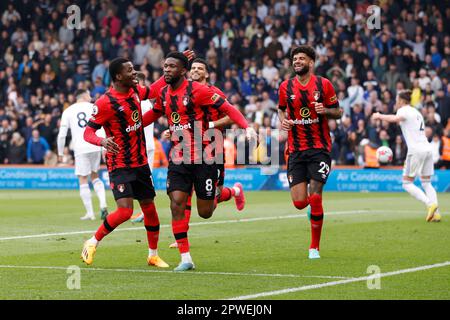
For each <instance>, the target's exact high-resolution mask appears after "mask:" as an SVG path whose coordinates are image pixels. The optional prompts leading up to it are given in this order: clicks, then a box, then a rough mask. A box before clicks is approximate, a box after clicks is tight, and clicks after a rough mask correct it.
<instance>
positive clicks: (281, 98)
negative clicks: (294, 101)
mask: <svg viewBox="0 0 450 320" xmlns="http://www.w3.org/2000/svg"><path fill="white" fill-rule="evenodd" d="M286 98H287V96H286V82H283V83H282V84H281V85H280V88H279V89H278V109H280V110H281V111H285V110H286V108H287V99H286Z"/></svg>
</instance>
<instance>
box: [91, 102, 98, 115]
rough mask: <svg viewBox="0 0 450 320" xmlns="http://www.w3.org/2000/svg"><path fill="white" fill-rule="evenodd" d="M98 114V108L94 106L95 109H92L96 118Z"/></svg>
mask: <svg viewBox="0 0 450 320" xmlns="http://www.w3.org/2000/svg"><path fill="white" fill-rule="evenodd" d="M97 113H98V107H97V106H96V105H95V104H94V107H92V115H93V116H96V115H97Z"/></svg>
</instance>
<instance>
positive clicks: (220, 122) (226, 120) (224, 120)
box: [209, 116, 234, 129]
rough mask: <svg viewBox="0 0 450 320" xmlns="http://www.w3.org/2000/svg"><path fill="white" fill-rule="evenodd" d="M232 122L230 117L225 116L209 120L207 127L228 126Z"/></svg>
mask: <svg viewBox="0 0 450 320" xmlns="http://www.w3.org/2000/svg"><path fill="white" fill-rule="evenodd" d="M233 123H234V122H233V121H232V120H231V118H230V117H229V116H225V117H223V118H221V119H219V120H216V121H210V122H209V128H210V129H211V128H218V129H220V128H223V127H226V126H229V125H230V124H233Z"/></svg>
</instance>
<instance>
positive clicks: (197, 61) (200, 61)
mask: <svg viewBox="0 0 450 320" xmlns="http://www.w3.org/2000/svg"><path fill="white" fill-rule="evenodd" d="M194 63H201V64H203V65H205V68H206V71H208V72H209V65H208V62H206V60H205V59H202V58H195V59H194V60H193V61H192V62H191V68H192V65H193V64H194Z"/></svg>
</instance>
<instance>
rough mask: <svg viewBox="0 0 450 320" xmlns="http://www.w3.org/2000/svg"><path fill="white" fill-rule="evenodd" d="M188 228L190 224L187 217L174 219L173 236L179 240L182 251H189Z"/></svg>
mask: <svg viewBox="0 0 450 320" xmlns="http://www.w3.org/2000/svg"><path fill="white" fill-rule="evenodd" d="M188 229H189V224H188V223H187V219H186V217H185V218H184V219H182V220H172V231H173V236H174V237H175V240H176V241H177V244H178V250H179V251H180V253H186V252H189V240H188V237H187V231H188Z"/></svg>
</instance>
